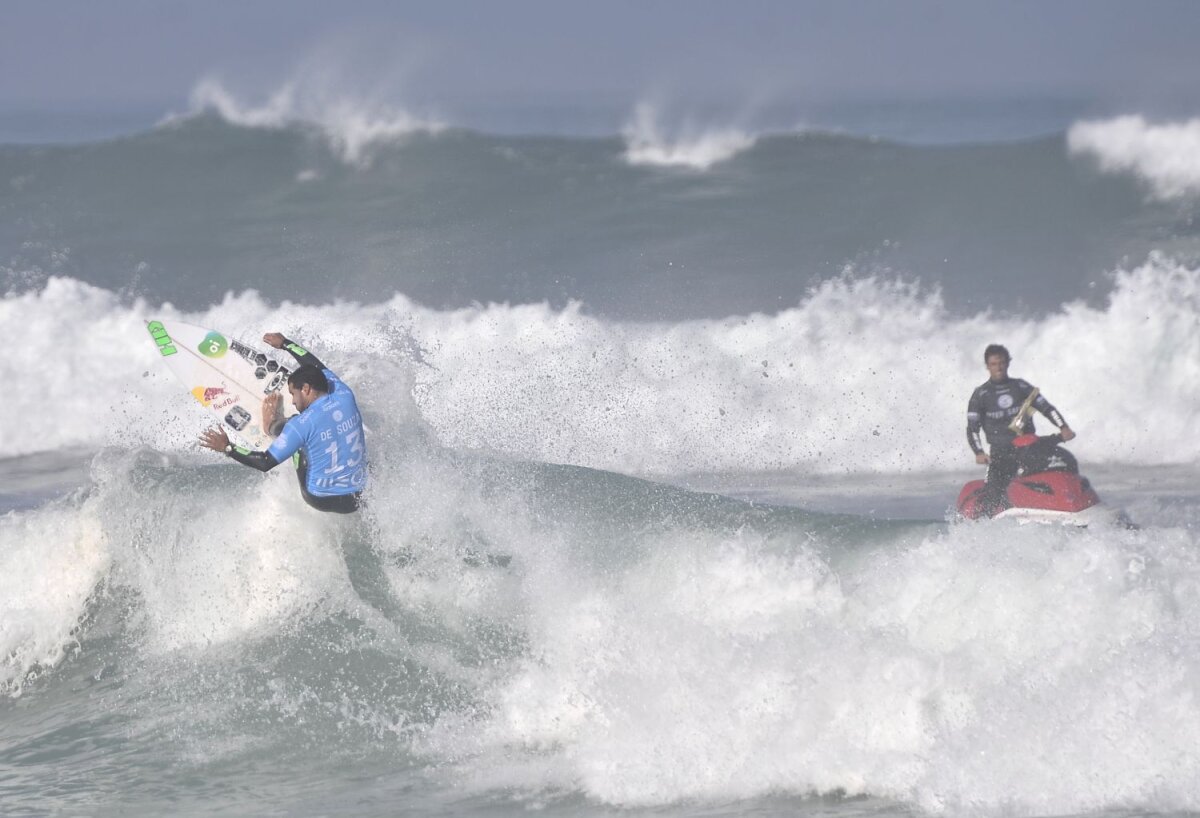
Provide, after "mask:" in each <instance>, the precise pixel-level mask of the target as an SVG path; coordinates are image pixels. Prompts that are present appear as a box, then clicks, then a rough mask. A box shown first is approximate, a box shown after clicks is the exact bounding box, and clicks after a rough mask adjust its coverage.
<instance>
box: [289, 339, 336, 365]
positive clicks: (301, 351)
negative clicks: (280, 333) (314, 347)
mask: <svg viewBox="0 0 1200 818" xmlns="http://www.w3.org/2000/svg"><path fill="white" fill-rule="evenodd" d="M283 348H284V349H286V350H287V351H288V352H290V353H291V355H292V357H293V358H295V359H296V363H298V364H300V366H315V367H316V368H317V369H325V368H326V367H325V364H323V363H321V360H320V359H319V358H318V357H317V356H316V355H313V354H312V353H311V352H309V351H308V350H307V349H305V348H304V347H302V346H300V345H299V344H297V343H294V342H292V341H290V340H288V339H287V338H284V339H283Z"/></svg>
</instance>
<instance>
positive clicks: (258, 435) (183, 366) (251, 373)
mask: <svg viewBox="0 0 1200 818" xmlns="http://www.w3.org/2000/svg"><path fill="white" fill-rule="evenodd" d="M146 329H147V330H149V332H150V337H151V338H152V339H153V341H154V343H155V344H156V345H157V346H158V352H159V354H160V355H161V356H162V360H163V362H164V363H165V364H166V365H167V366H168V367H169V368H170V370H171V371H172V372H174V373H175V376H176V377H177V378H179V380H180V381H182V382H183V384H184V385H185V386H186V387H187V390H188V392H190V393H191V395H192V397H194V398H195V399H196V400H197V401H198V402H199V403H200V405H201V406H203V407H204V408H205V409H206V410H208V411H209V412H211V413H213V415H215V416H216V417H217V418H218V420H219V421H220V423H221V425H222V426H223V427H225V431H226V432H227V433H228V435H229V437H230V439H232V440H233V441H234V442H236V443H239V444H241V445H243V446H246V447H249V448H251V449H265V448H267V447H268V446H270V445H271V440H272V438H271V436H270V435H268V434H267V432H266V430H265V429H264V428H263V418H262V402H263V398H265V397H266V396H267V395H270V394H272V393H274V392H280V391H282V390H283V389H284V387H285V386H286V384H287V379H288V375H290V374H291V373H292V370H293V369H294V368H295V366H296V364H295V362H294V361H290V360H285V358H284V356H283V354H282V353H277V351H276V350H274V349H271V350H269V351H268V350H264V349H259V348H258V347H254V346H251V345H250V344H247V343H245V342H243V341H239V340H237V339H236V338H230V337H229V336H228V335H225V334H223V333H221V332H218V331H216V330H212V329H206V328H204V327H198V326H195V325H194V324H186V323H184V322H182V321H160V320H152V321H147V322H146ZM282 409H283V407H282V406H281V407H280V410H281V411H282Z"/></svg>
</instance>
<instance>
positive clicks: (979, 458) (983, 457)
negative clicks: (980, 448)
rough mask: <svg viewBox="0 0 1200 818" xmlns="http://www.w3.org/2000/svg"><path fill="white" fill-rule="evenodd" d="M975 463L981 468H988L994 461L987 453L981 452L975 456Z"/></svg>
mask: <svg viewBox="0 0 1200 818" xmlns="http://www.w3.org/2000/svg"><path fill="white" fill-rule="evenodd" d="M975 462H976V463H978V464H979V465H981V466H986V465H987V464H988V463H991V462H992V459H991V458H990V457H988V456H987V453H986V452H980V453H979V454H977V455H975Z"/></svg>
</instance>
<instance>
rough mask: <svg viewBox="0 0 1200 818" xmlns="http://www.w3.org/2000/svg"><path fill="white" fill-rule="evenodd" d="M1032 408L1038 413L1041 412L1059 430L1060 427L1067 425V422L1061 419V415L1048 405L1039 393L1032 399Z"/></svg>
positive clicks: (1048, 402)
mask: <svg viewBox="0 0 1200 818" xmlns="http://www.w3.org/2000/svg"><path fill="white" fill-rule="evenodd" d="M1033 407H1034V408H1035V409H1037V410H1038V411H1039V412H1041V413H1042V414H1043V415H1045V416H1046V417H1047V418H1049V419H1050V422H1051V423H1053V424H1054V425H1055V426H1057V427H1058V428H1060V429H1061V428H1062V427H1064V426H1066V425H1067V421H1066V419H1065V418H1063V416H1062V413H1061V412H1059V411H1058V410H1057V409H1055V408H1054V407H1053V406H1052V405H1051V404H1050V401H1048V400H1046V399H1045V398H1044V397H1043V396H1042V395H1041V393H1039V394H1038V396H1037V397H1036V398H1034V400H1033Z"/></svg>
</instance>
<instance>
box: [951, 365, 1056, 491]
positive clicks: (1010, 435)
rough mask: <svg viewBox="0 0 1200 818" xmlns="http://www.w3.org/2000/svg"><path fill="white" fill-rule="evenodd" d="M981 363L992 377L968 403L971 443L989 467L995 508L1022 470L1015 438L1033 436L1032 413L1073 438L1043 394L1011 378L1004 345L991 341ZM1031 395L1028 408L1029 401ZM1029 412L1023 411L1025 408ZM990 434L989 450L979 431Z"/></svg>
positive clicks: (988, 482) (990, 487)
mask: <svg viewBox="0 0 1200 818" xmlns="http://www.w3.org/2000/svg"><path fill="white" fill-rule="evenodd" d="M983 362H984V364H985V365H986V366H987V370H988V379H987V381H985V382H984V383H983V384H982V385H981V386H979V387H977V388H976V389H975V391H974V392H972V393H971V399H970V401H968V403H967V445H969V446H970V447H971V451H973V452H974V453H975V462H976V463H979V464H981V465H986V466H987V467H988V472H987V494H988V498H989V500H988V502H989V504H990V505H991V506H994V507H996V508H997V510H998V508H999V507H1001V506H1003V505H1005V504H1006V502H1007V501H1006V499H1005V498H1006V492H1007V489H1008V484H1009V483H1011V482H1012V479H1013V478H1014V477H1016V476H1017V472H1018V471H1019V470H1020V468H1021V457H1020V452H1019V451H1018V448H1017V446H1015V445H1014V444H1013V441H1014V440H1016V439H1017V437H1018V436H1020V435H1032V434H1034V428H1033V413H1032V412H1029V411H1028V409H1029V408H1032V409H1036V410H1037V411H1039V412H1041V413H1042V414H1043V415H1045V416H1046V417H1047V418H1049V420H1050V422H1051V423H1053V424H1054V425H1055V426H1057V427H1058V433H1059V435H1061V437H1062V439H1063V441H1064V442H1065V441H1068V440H1070V439H1071V438H1073V437H1075V432H1073V431H1072V430H1071V427H1070V426H1068V425H1067V421H1066V420H1065V419H1063V416H1062V414H1061V413H1060V412H1059V411H1058V410H1057V409H1055V408H1054V406H1052V405H1051V404H1050V401H1048V400H1046V398H1045V397H1044V396H1042V394H1041V392H1040V391H1039V390H1038V389H1037V388H1036V387H1034V386H1032V385H1031V384H1030V383H1029V382H1028V381H1024V380H1021V379H1020V378H1010V377H1009V376H1008V365H1009V364H1010V363H1011V362H1012V357H1011V356H1010V355H1009V354H1008V350H1007V349H1006V348H1005V347H1003V346H1001V345H1000V344H989V345H988V347H987V349H985V350H984V351H983ZM1031 395H1033V396H1034V397H1033V400H1032V402H1031V404H1030V406H1029V407H1025V403H1026V401H1027V400H1028V399H1029V397H1030V396H1031ZM1023 409H1025V410H1026V413H1025V414H1023V415H1022V410H1023ZM1018 415H1021V422H1020V426H1019V428H1013V423H1014V421H1015V420H1016V418H1017V416H1018ZM981 431H982V432H983V434H984V435H985V436H986V437H987V442H988V446H989V447H990V449H991V453H990V454H989V453H988V452H985V451H984V449H983V442H982V441H981V440H980V432H981Z"/></svg>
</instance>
